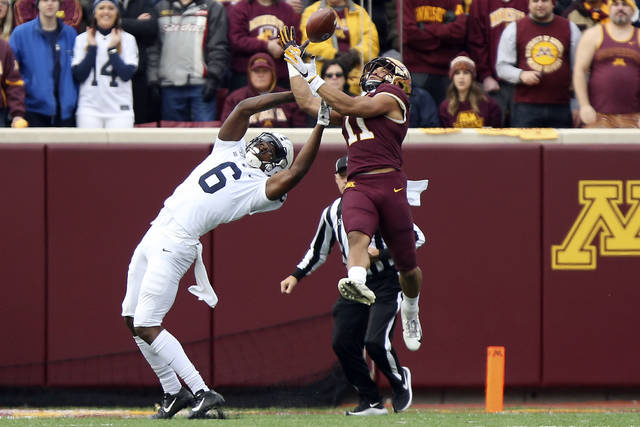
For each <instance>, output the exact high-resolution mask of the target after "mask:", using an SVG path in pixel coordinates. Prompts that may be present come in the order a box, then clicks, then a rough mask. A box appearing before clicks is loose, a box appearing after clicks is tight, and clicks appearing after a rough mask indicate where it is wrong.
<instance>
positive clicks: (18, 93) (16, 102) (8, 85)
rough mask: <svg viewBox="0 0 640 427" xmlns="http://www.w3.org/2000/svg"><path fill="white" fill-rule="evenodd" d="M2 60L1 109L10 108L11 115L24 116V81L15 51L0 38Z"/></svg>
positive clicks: (0, 57)
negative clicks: (14, 54)
mask: <svg viewBox="0 0 640 427" xmlns="http://www.w3.org/2000/svg"><path fill="white" fill-rule="evenodd" d="M0 60H1V62H2V68H1V69H0V109H5V108H8V109H9V112H10V113H11V116H13V117H17V116H19V117H24V112H25V107H24V96H25V95H24V81H23V80H22V76H21V75H20V71H19V70H18V67H17V62H16V59H15V57H14V56H13V51H12V50H11V47H9V43H8V42H7V41H6V40H4V39H0ZM5 101H6V103H5Z"/></svg>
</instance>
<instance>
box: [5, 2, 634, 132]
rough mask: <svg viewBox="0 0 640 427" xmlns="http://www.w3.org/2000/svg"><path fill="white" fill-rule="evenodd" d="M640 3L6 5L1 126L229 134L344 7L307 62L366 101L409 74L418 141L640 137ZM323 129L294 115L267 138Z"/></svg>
mask: <svg viewBox="0 0 640 427" xmlns="http://www.w3.org/2000/svg"><path fill="white" fill-rule="evenodd" d="M636 1H639V2H640V0H572V1H570V0H403V1H402V2H396V1H394V0H377V1H376V0H374V1H372V2H363V1H361V2H359V3H358V2H354V1H353V0H318V1H315V2H314V1H310V0H217V1H216V0H95V1H93V0H0V66H1V68H0V91H1V96H0V126H2V127H9V126H11V127H25V126H31V127H48V126H63V127H71V126H77V127H106V128H123V127H124V128H126V127H133V126H135V125H145V124H147V125H148V124H156V123H161V122H162V121H171V122H174V123H188V122H197V123H200V124H202V125H203V126H205V125H206V126H219V125H220V121H221V120H224V118H225V117H226V116H228V115H229V113H230V111H231V110H232V109H233V107H234V106H235V105H236V104H237V103H238V102H240V101H241V100H242V99H244V98H246V97H249V96H254V95H256V94H260V93H268V92H278V91H283V90H287V89H289V80H288V78H287V70H286V65H285V62H284V60H283V58H282V56H283V48H282V46H281V44H280V42H279V40H278V34H279V31H280V29H281V28H283V27H285V26H286V27H288V26H294V27H295V28H297V29H299V31H298V32H297V35H296V36H297V37H298V40H297V41H298V42H299V43H303V42H305V41H306V40H307V35H306V32H305V29H306V21H307V20H308V19H309V16H310V15H311V14H312V13H313V12H314V11H316V10H318V9H319V8H325V7H332V8H333V9H334V10H335V12H336V14H337V28H336V31H335V32H334V34H333V35H332V36H331V37H330V38H329V39H328V40H326V41H324V42H321V43H312V44H310V45H309V46H308V48H307V50H306V54H307V55H312V56H315V57H316V61H317V65H318V69H319V70H320V69H321V70H323V71H322V72H323V73H328V74H323V75H327V76H328V77H329V81H331V80H335V82H336V84H338V85H341V86H342V87H343V88H344V90H345V92H347V93H349V94H351V95H353V96H358V95H359V94H360V88H359V81H360V76H361V74H362V67H363V65H364V64H366V63H367V62H368V61H370V60H371V59H373V58H375V57H377V56H388V57H393V58H396V59H399V60H402V61H403V62H404V63H405V65H406V66H407V67H408V69H409V71H410V72H411V77H412V86H413V87H412V93H411V97H410V102H411V107H412V108H411V110H412V115H411V120H410V124H411V127H487V126H490V127H512V126H513V127H529V126H535V127H585V126H587V127H639V126H640V34H639V33H638V27H640V20H639V19H638V6H637V4H636ZM368 4H369V5H371V6H370V10H367V7H368V6H367V5H368ZM400 23H401V27H402V28H401V29H400V28H399V27H400V25H399V24H400ZM583 34H586V37H584V39H582V35H583ZM581 40H582V41H581ZM324 64H327V65H328V66H327V67H326V68H325V67H323V65H324ZM330 67H332V68H331V72H327V70H328V69H329V68H330ZM574 88H575V94H574ZM314 122H315V118H310V117H307V116H306V114H305V113H304V112H302V111H301V110H300V109H299V108H298V107H297V106H296V105H295V104H291V105H287V106H283V107H281V108H277V109H274V110H273V111H268V112H262V113H261V115H260V117H256V118H254V119H253V120H251V126H255V127H309V126H311V124H313V123H314Z"/></svg>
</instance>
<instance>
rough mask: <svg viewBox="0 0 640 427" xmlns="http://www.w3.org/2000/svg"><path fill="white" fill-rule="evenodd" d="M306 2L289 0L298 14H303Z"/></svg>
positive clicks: (288, 2) (289, 3)
mask: <svg viewBox="0 0 640 427" xmlns="http://www.w3.org/2000/svg"><path fill="white" fill-rule="evenodd" d="M304 3H305V2H304V1H303V0H287V4H288V5H289V6H291V7H292V8H293V11H294V12H295V13H296V15H298V16H300V15H301V14H302V10H303V9H304Z"/></svg>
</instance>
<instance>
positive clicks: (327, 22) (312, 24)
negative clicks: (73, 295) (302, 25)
mask: <svg viewBox="0 0 640 427" xmlns="http://www.w3.org/2000/svg"><path fill="white" fill-rule="evenodd" d="M335 30H336V13H335V12H334V11H333V9H332V8H330V7H324V8H322V9H318V10H316V11H315V12H313V13H312V14H311V16H309V20H308V21H307V38H308V39H309V41H310V42H312V43H320V42H323V41H325V40H327V39H328V38H329V37H331V35H332V34H333V32H334V31H335Z"/></svg>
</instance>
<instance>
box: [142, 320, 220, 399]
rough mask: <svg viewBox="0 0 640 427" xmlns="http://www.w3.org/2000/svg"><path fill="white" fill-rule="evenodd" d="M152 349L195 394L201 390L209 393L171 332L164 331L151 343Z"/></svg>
mask: <svg viewBox="0 0 640 427" xmlns="http://www.w3.org/2000/svg"><path fill="white" fill-rule="evenodd" d="M151 349H152V350H153V351H155V352H156V353H157V354H158V356H160V357H161V358H162V360H164V361H165V362H166V364H167V365H169V366H170V367H171V368H172V369H173V370H174V371H175V373H176V374H178V376H179V377H180V378H182V381H184V382H185V384H186V385H187V386H188V387H189V388H190V389H191V391H192V392H193V393H195V392H197V391H199V390H204V391H209V387H207V385H206V384H205V383H204V380H203V379H202V377H201V376H200V374H199V373H198V371H197V370H196V368H195V367H194V366H193V363H191V361H190V360H189V358H188V357H187V354H186V353H185V352H184V349H183V348H182V345H180V342H179V341H178V340H177V339H176V337H174V336H173V335H171V334H170V333H169V331H167V330H166V329H163V330H162V332H160V334H158V336H157V337H156V339H155V340H153V342H152V343H151Z"/></svg>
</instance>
